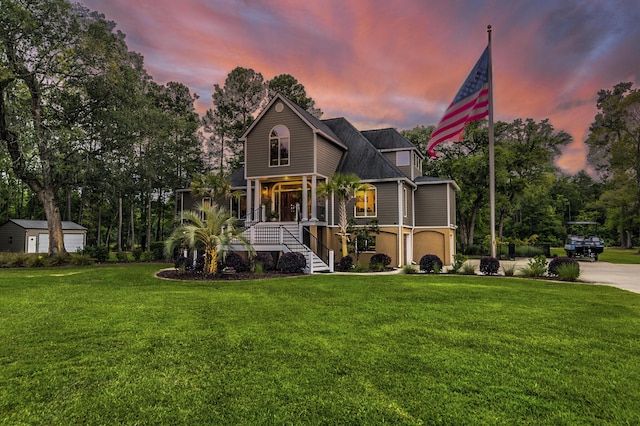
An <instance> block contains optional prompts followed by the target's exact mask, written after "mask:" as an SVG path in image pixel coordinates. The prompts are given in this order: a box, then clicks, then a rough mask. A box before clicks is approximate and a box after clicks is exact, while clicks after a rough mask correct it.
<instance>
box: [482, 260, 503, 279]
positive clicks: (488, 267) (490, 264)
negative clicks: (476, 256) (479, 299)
mask: <svg viewBox="0 0 640 426" xmlns="http://www.w3.org/2000/svg"><path fill="white" fill-rule="evenodd" d="M499 270H500V261H499V260H498V259H496V258H495V257H483V258H482V259H480V272H482V273H483V274H485V275H497V274H498V271H499Z"/></svg>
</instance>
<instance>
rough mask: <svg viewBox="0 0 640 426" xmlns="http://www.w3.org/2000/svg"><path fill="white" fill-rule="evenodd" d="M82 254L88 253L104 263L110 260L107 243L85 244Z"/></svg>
mask: <svg viewBox="0 0 640 426" xmlns="http://www.w3.org/2000/svg"><path fill="white" fill-rule="evenodd" d="M81 253H82V254H88V255H89V256H91V257H92V258H94V259H95V260H96V262H98V263H104V262H106V261H107V260H109V248H108V247H107V246H105V245H101V246H85V247H84V250H82V252H81Z"/></svg>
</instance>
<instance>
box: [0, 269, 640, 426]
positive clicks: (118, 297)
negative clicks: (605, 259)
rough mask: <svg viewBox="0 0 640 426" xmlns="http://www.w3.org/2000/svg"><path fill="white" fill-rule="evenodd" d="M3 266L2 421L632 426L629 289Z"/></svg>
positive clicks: (636, 314)
mask: <svg viewBox="0 0 640 426" xmlns="http://www.w3.org/2000/svg"><path fill="white" fill-rule="evenodd" d="M157 269H158V265H148V264H131V265H117V266H114V265H107V266H96V267H85V268H60V269H32V270H0V423H2V424H12V425H13V424H172V425H173V424H189V425H195V424H247V425H249V424H250V425H256V424H383V423H390V424H505V425H512V424H638V423H640V406H638V404H637V402H638V401H639V400H640V362H638V359H640V295H637V294H633V293H629V292H625V291H622V290H619V289H615V288H611V287H606V286H593V285H587V284H565V283H554V282H547V281H537V280H525V279H517V278H505V277H499V278H496V277H492V278H490V277H463V276H450V275H439V276H433V275H432V276H424V275H391V276H390V275H382V276H367V275H325V276H323V275H316V276H311V277H295V278H287V279H277V280H256V281H244V282H241V281H228V282H171V281H163V280H159V279H155V278H153V276H152V274H153V272H154V271H155V270H157Z"/></svg>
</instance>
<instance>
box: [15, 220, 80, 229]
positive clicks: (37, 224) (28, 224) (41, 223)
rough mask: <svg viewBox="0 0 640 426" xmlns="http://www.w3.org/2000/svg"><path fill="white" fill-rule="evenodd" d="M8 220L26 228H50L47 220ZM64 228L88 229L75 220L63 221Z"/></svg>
mask: <svg viewBox="0 0 640 426" xmlns="http://www.w3.org/2000/svg"><path fill="white" fill-rule="evenodd" d="M7 222H12V223H14V224H16V225H18V226H19V227H21V228H24V229H49V227H48V226H47V221H46V220H27V219H9V220H8V221H7ZM62 229H63V230H66V231H70V230H75V231H86V230H87V228H85V227H84V226H82V225H78V224H77V223H75V222H68V221H63V222H62Z"/></svg>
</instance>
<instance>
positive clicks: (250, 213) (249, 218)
mask: <svg viewBox="0 0 640 426" xmlns="http://www.w3.org/2000/svg"><path fill="white" fill-rule="evenodd" d="M251 221H253V207H252V205H251V179H247V222H251Z"/></svg>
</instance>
